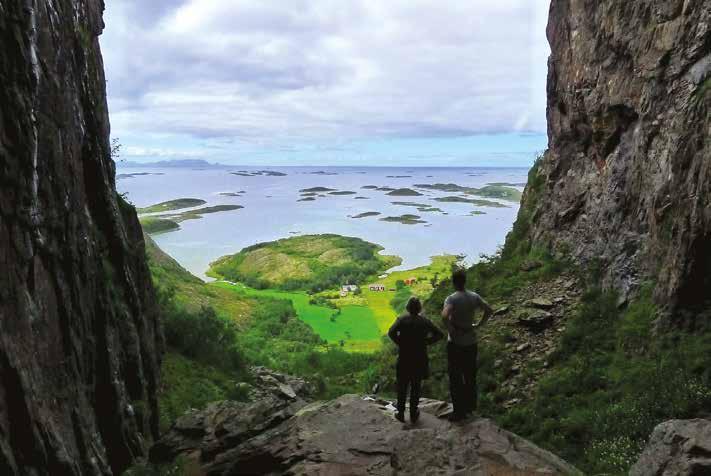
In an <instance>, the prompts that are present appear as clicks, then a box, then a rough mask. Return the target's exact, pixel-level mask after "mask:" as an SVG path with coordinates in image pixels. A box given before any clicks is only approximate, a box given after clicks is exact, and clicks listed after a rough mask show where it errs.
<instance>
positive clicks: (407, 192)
mask: <svg viewBox="0 0 711 476" xmlns="http://www.w3.org/2000/svg"><path fill="white" fill-rule="evenodd" d="M387 195H391V196H393V197H420V196H422V194H421V193H420V192H418V191H416V190H412V189H411V188H398V189H396V190H392V191H390V192H388V193H387Z"/></svg>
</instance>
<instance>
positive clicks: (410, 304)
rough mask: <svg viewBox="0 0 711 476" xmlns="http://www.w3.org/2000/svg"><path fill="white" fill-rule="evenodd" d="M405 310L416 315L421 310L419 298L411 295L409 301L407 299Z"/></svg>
mask: <svg viewBox="0 0 711 476" xmlns="http://www.w3.org/2000/svg"><path fill="white" fill-rule="evenodd" d="M405 309H407V312H409V313H410V314H411V315H413V316H417V315H419V314H420V312H422V303H421V302H420V299H419V298H416V297H415V296H412V297H411V298H410V300H409V301H407V306H405Z"/></svg>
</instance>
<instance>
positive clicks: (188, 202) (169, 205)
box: [136, 198, 207, 215]
mask: <svg viewBox="0 0 711 476" xmlns="http://www.w3.org/2000/svg"><path fill="white" fill-rule="evenodd" d="M206 203H207V202H206V201H205V200H200V199H199V198H177V199H175V200H168V201H166V202H160V203H156V204H155V205H150V206H148V207H144V208H137V209H136V212H138V214H139V215H142V214H145V213H160V212H170V211H173V210H180V209H182V208H192V207H199V206H200V205H205V204H206Z"/></svg>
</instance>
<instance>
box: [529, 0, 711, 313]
mask: <svg viewBox="0 0 711 476" xmlns="http://www.w3.org/2000/svg"><path fill="white" fill-rule="evenodd" d="M548 38H549V41H550V44H551V48H552V55H551V57H550V59H549V73H548V112H547V115H548V136H549V149H548V151H547V152H546V154H545V157H544V159H543V160H542V162H541V164H540V167H539V168H538V172H537V173H538V181H539V182H542V184H541V185H540V186H538V187H537V188H535V187H532V186H530V185H529V190H528V191H527V193H526V194H525V197H524V202H523V207H522V209H523V210H532V211H533V218H532V224H531V228H530V236H531V238H532V239H533V241H534V243H536V244H538V245H539V246H544V247H550V248H552V249H554V250H557V251H565V252H569V253H571V254H572V255H573V256H574V257H575V258H576V259H578V260H579V261H582V262H589V261H591V260H593V259H600V260H602V262H603V264H604V265H605V266H604V270H605V283H606V285H607V286H610V287H615V288H616V289H618V290H620V291H621V293H622V295H623V297H624V296H626V295H629V294H630V293H634V291H635V289H636V288H637V287H638V286H639V283H640V282H641V281H643V280H645V279H647V278H651V277H653V278H654V279H655V280H656V281H657V290H656V297H657V299H658V300H659V302H660V303H663V304H665V305H667V304H669V305H671V307H675V306H678V305H681V306H684V307H694V306H697V305H700V304H702V303H703V301H704V300H705V299H707V298H708V294H707V293H706V292H704V290H707V289H708V288H709V285H710V284H711V281H710V279H711V141H709V136H711V114H709V110H710V107H711V1H709V0H648V1H641V0H635V1H630V0H604V1H582V0H553V1H552V3H551V8H550V18H549V24H548ZM534 188H535V189H534Z"/></svg>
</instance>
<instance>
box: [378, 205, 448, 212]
mask: <svg viewBox="0 0 711 476" xmlns="http://www.w3.org/2000/svg"><path fill="white" fill-rule="evenodd" d="M390 203H392V204H393V205H399V206H401V207H415V208H417V211H418V212H425V213H427V212H435V213H444V211H443V210H442V209H441V208H437V207H431V206H430V205H427V204H426V203H417V202H390Z"/></svg>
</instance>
